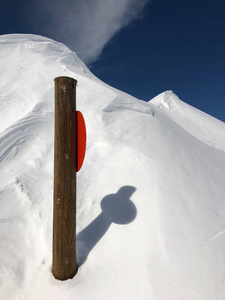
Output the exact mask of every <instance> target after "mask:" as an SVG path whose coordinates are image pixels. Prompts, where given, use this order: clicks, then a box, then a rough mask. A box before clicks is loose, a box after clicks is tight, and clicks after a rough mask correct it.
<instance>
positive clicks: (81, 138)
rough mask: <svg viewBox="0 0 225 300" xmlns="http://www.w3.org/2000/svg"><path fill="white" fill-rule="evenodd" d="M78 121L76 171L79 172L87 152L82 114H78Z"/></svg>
mask: <svg viewBox="0 0 225 300" xmlns="http://www.w3.org/2000/svg"><path fill="white" fill-rule="evenodd" d="M76 113H77V115H76V119H77V151H76V153H77V155H76V156H77V157H76V171H77V172H78V171H79V170H80V168H81V167H82V165H83V161H84V156H85V151H86V126H85V121H84V117H83V115H82V113H81V112H80V111H77V112H76Z"/></svg>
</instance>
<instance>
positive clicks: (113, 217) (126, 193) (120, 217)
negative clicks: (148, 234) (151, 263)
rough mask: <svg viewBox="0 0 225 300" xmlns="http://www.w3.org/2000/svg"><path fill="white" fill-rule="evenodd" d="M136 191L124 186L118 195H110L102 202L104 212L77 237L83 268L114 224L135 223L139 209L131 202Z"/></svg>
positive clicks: (80, 262)
mask: <svg viewBox="0 0 225 300" xmlns="http://www.w3.org/2000/svg"><path fill="white" fill-rule="evenodd" d="M135 191H136V188H135V187H133V186H123V187H121V188H120V189H119V190H118V192H117V193H116V194H110V195H107V196H106V197H104V198H103V199H102V201H101V209H102V212H101V213H100V214H99V215H98V216H97V217H96V218H95V219H94V220H93V221H92V222H91V223H90V224H89V225H88V226H87V227H85V228H84V229H83V230H82V231H81V232H79V234H78V235H77V263H78V266H79V267H80V266H82V265H83V263H84V262H85V261H86V259H87V257H88V255H89V253H90V252H91V250H92V249H93V248H94V246H95V245H96V244H97V243H98V242H99V240H100V239H101V238H102V237H103V236H104V234H105V233H106V232H107V230H108V229H109V227H110V225H111V224H112V223H115V224H120V225H126V224H129V223H131V222H133V221H134V219H135V218H136V215H137V209H136V207H135V205H134V203H133V202H132V201H131V200H130V197H131V196H132V194H133V193H134V192H135Z"/></svg>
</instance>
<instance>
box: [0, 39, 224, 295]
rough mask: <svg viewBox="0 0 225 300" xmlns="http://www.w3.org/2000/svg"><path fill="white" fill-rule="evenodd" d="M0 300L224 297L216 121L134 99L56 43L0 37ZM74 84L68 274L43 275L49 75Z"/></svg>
mask: <svg viewBox="0 0 225 300" xmlns="http://www.w3.org/2000/svg"><path fill="white" fill-rule="evenodd" d="M0 65H1V79H0V163H1V165H0V166H1V168H0V179H1V180H0V299H1V300H2V299H3V300H10V299H13V300H16V299H28V300H39V299H43V300H59V299H60V300H62V299H64V300H74V299H77V300H92V299H93V300H94V299H95V300H100V299H101V300H122V299H123V300H139V299H141V300H142V299H146V300H172V299H173V300H174V299H176V300H181V299H182V300H186V299H191V300H200V299H201V300H203V299H204V300H208V299H209V300H219V299H223V300H224V299H225V259H224V256H225V198H224V196H225V184H224V182H225V173H224V170H225V124H224V123H223V122H220V121H218V120H216V119H214V118H212V117H211V116H209V115H207V114H205V113H202V112H201V111H199V110H197V109H195V108H193V107H191V106H189V105H187V104H185V103H183V102H182V101H181V100H179V98H178V97H177V96H176V95H174V94H173V93H172V92H171V91H167V92H165V93H162V94H161V95H159V96H157V97H156V98H154V99H153V100H151V101H150V102H144V101H141V100H137V99H135V98H134V97H132V96H130V95H127V94H125V93H123V92H121V91H118V90H116V89H113V88H111V87H110V86H108V85H106V84H104V83H103V82H101V81H100V80H99V79H97V78H96V77H95V76H94V75H93V74H92V73H91V72H90V71H89V70H88V69H87V67H86V66H85V65H84V64H83V63H82V62H81V61H80V60H79V58H78V57H77V56H76V54H75V53H73V52H71V51H70V50H69V49H68V48H67V47H66V46H64V45H62V44H59V43H56V42H54V41H52V40H49V39H47V38H44V37H40V36H34V35H6V36H1V37H0ZM57 76H70V77H73V78H75V79H77V80H78V86H77V109H78V110H80V111H81V112H82V113H83V115H84V118H85V120H86V126H87V136H88V143H87V152H86V158H85V162H84V165H83V167H82V169H81V171H80V172H79V173H78V202H77V259H78V263H79V270H78V273H77V275H76V276H75V277H74V278H73V279H71V280H67V281H64V282H61V281H57V280H56V279H55V278H54V277H53V275H52V273H51V257H52V254H51V251H52V211H53V207H52V206H53V150H54V149H53V133H54V132H53V131H54V128H53V126H54V78H55V77H57Z"/></svg>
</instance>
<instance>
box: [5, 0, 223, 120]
mask: <svg viewBox="0 0 225 300" xmlns="http://www.w3.org/2000/svg"><path fill="white" fill-rule="evenodd" d="M9 33H32V34H40V35H44V36H47V37H50V38H52V39H55V40H57V41H60V42H63V43H64V44H66V45H67V46H68V47H70V48H71V49H72V50H73V51H75V52H76V53H77V54H78V56H79V57H80V58H81V59H82V60H83V61H84V62H85V63H86V64H87V65H88V67H89V68H90V69H91V71H92V72H93V73H94V74H95V75H96V76H97V77H99V78H100V79H102V80H103V81H104V82H106V83H108V84H110V85H112V86H114V87H116V88H118V89H120V90H123V91H125V92H128V93H129V94H132V95H134V96H135V97H137V98H140V99H143V100H145V101H148V100H150V99H151V98H153V97H154V96H156V95H158V94H159V93H161V92H163V91H165V90H173V91H174V92H175V93H176V94H177V95H178V96H179V97H180V98H181V99H182V100H183V101H185V102H187V103H189V104H191V105H192V106H195V107H197V108H199V109H200V110H202V111H205V112H206V113H208V114H210V115H212V116H214V117H216V118H218V119H220V120H222V121H225V114H224V111H225V104H224V94H225V85H224V75H225V68H224V66H225V35H224V33H225V2H224V1H222V0H214V1H211V0H204V1H203V0H182V1H178V0H139V1H135V0H120V1H119V0H109V1H104V0H92V1H91V0H86V1H84V0H83V1H81V0H77V1H71V0H65V1H63V2H62V1H59V0H55V1H54V0H49V1H45V0H40V1H34V0H29V1H28V0H17V1H16V0H11V1H7V2H6V1H5V2H3V1H2V2H1V4H0V34H9Z"/></svg>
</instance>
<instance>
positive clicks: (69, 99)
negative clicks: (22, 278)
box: [52, 77, 77, 280]
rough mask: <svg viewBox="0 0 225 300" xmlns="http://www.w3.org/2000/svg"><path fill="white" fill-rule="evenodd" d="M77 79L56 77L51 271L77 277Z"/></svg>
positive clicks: (61, 278)
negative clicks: (75, 161) (75, 165)
mask: <svg viewBox="0 0 225 300" xmlns="http://www.w3.org/2000/svg"><path fill="white" fill-rule="evenodd" d="M76 83H77V81H76V80H75V79H73V78H69V77H58V78H55V153H54V208H53V262H52V273H53V275H54V276H55V278H57V279H59V280H66V279H69V278H72V277H74V275H75V274H76V272H77V263H76V171H75V170H74V160H76V155H75V151H76V129H75V128H76V127H75V124H76V119H75V118H76V113H75V112H76Z"/></svg>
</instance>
